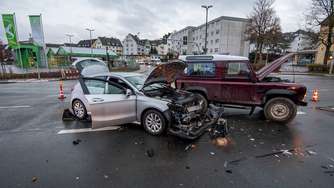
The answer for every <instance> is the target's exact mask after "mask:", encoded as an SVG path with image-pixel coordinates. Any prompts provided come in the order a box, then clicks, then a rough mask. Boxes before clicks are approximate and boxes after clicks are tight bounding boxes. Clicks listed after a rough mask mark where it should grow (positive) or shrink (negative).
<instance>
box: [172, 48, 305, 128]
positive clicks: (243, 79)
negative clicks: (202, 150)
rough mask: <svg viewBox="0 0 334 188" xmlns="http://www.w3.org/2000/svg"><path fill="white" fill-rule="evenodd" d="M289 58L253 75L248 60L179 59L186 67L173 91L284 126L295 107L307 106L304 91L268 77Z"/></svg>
mask: <svg viewBox="0 0 334 188" xmlns="http://www.w3.org/2000/svg"><path fill="white" fill-rule="evenodd" d="M291 56H292V54H288V55H286V56H283V57H281V58H279V59H277V60H275V61H274V62H272V63H270V64H268V65H267V66H265V67H263V68H262V69H261V70H259V71H257V72H255V71H253V69H252V66H251V65H250V63H249V61H248V58H245V57H240V56H230V55H191V56H180V57H179V59H180V60H181V61H183V62H185V63H186V64H187V68H186V69H185V70H184V74H183V75H182V76H181V77H179V79H178V80H177V81H176V87H177V88H180V89H181V88H182V89H184V90H188V91H191V92H194V93H198V94H200V95H201V96H202V97H203V98H204V99H206V101H205V102H206V103H208V102H220V103H224V104H227V105H231V106H250V107H252V110H251V113H253V111H254V109H255V107H261V108H263V109H264V114H265V117H266V118H267V119H269V120H272V121H276V122H281V123H287V122H289V121H290V120H292V119H293V118H294V117H295V116H296V113H297V105H302V106H306V105H307V103H306V102H304V96H305V93H306V87H305V86H303V85H300V84H296V83H291V82H289V81H287V80H281V79H280V78H278V77H268V75H269V74H270V73H271V72H273V71H274V70H276V69H278V68H279V67H280V66H281V65H282V64H283V63H285V62H286V61H287V60H288V58H290V57H291Z"/></svg>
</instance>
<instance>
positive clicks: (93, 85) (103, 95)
mask: <svg viewBox="0 0 334 188" xmlns="http://www.w3.org/2000/svg"><path fill="white" fill-rule="evenodd" d="M79 81H80V84H81V86H82V89H83V91H84V95H85V98H86V99H87V101H88V104H89V106H90V111H91V118H92V128H102V127H107V126H112V125H121V124H126V123H131V122H133V121H135V120H136V95H134V94H133V93H132V92H131V91H130V90H127V89H125V88H123V87H122V86H120V85H119V84H117V83H113V82H110V81H106V80H103V79H99V78H80V79H79Z"/></svg>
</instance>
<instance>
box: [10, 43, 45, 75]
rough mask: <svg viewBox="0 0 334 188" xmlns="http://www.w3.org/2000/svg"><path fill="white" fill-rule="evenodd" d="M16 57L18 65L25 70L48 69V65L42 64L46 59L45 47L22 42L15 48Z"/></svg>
mask: <svg viewBox="0 0 334 188" xmlns="http://www.w3.org/2000/svg"><path fill="white" fill-rule="evenodd" d="M13 50H14V52H15V56H16V59H17V61H16V65H17V66H18V67H23V68H31V67H37V66H38V67H46V66H47V65H46V63H42V59H41V58H43V57H44V55H43V54H42V53H43V47H42V46H39V45H37V44H36V43H34V42H31V41H22V42H20V43H19V45H18V46H17V47H15V48H13Z"/></svg>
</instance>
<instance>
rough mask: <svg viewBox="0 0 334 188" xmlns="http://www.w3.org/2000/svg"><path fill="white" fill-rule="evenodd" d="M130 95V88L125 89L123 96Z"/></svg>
mask: <svg viewBox="0 0 334 188" xmlns="http://www.w3.org/2000/svg"><path fill="white" fill-rule="evenodd" d="M130 95H132V91H131V90H130V89H126V90H125V96H127V97H130Z"/></svg>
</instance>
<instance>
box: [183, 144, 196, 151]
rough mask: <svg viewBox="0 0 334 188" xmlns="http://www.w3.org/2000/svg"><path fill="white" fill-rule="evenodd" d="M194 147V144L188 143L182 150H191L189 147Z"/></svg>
mask: <svg viewBox="0 0 334 188" xmlns="http://www.w3.org/2000/svg"><path fill="white" fill-rule="evenodd" d="M195 147H196V145H195V144H189V145H187V146H186V147H185V148H184V151H189V150H191V149H194V148H195Z"/></svg>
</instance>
